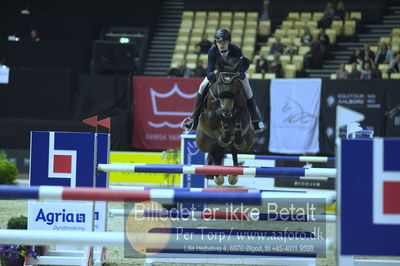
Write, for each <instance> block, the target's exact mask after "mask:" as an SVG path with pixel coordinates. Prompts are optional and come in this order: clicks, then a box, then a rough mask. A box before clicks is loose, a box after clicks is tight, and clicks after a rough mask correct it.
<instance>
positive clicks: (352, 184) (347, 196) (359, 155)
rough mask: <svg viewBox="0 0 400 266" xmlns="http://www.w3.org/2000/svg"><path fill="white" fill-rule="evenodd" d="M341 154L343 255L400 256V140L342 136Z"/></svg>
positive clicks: (340, 230) (341, 247)
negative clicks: (343, 138) (354, 138)
mask: <svg viewBox="0 0 400 266" xmlns="http://www.w3.org/2000/svg"><path fill="white" fill-rule="evenodd" d="M340 157H341V158H340V164H339V168H338V172H339V180H338V182H339V183H338V189H339V192H338V201H339V207H340V214H341V215H340V216H338V217H340V224H339V234H340V238H339V243H340V249H339V251H340V254H342V255H360V256H400V249H399V245H398V241H399V235H400V208H399V202H400V196H399V195H400V164H399V163H398V160H399V158H400V139H382V138H375V139H370V140H368V139H364V140H342V143H341V150H340ZM355 193H356V195H357V196H356V197H355V196H354V195H355ZM355 225H356V226H355ZM365 243H368V245H366V244H365Z"/></svg>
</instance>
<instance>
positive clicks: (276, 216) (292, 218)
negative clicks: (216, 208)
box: [108, 209, 336, 222]
mask: <svg viewBox="0 0 400 266" xmlns="http://www.w3.org/2000/svg"><path fill="white" fill-rule="evenodd" d="M108 214H109V215H111V216H128V215H130V214H132V213H131V212H130V210H125V209H109V211H108ZM135 215H140V216H143V217H162V218H182V219H188V218H190V219H203V220H226V221H274V222H336V216H335V215H319V214H316V215H299V214H281V213H249V212H207V211H184V210H183V211H178V210H137V211H135Z"/></svg>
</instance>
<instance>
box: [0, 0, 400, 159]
mask: <svg viewBox="0 0 400 266" xmlns="http://www.w3.org/2000/svg"><path fill="white" fill-rule="evenodd" d="M270 2H271V16H272V22H273V24H279V23H280V22H281V21H282V20H283V19H284V18H285V17H286V16H287V13H288V12H289V11H308V12H313V11H322V10H323V9H324V7H325V4H326V2H327V1H326V0H323V1H321V0H302V1H298V0H279V1H277V0H270ZM332 2H334V3H336V2H337V1H332ZM162 3H163V1H162V0H146V1H140V2H139V1H131V0H118V1H115V0H85V1H80V0H79V1H78V0H53V1H50V0H35V1H33V0H32V1H26V0H25V1H21V0H16V1H14V0H13V1H11V0H6V1H2V8H1V9H0V62H2V61H3V60H4V61H3V62H4V64H6V65H7V66H9V67H10V68H11V70H10V83H9V84H0V148H1V149H28V148H29V132H30V131H31V130H59V131H93V129H92V128H91V127H89V126H87V125H84V124H83V123H82V122H81V121H82V119H84V118H87V117H90V116H93V115H99V119H102V118H105V117H109V116H110V117H111V118H112V120H111V121H112V122H111V131H112V139H111V141H112V146H111V148H112V150H131V147H130V143H131V141H130V138H131V134H132V133H131V132H132V130H131V128H130V125H131V124H132V122H131V119H132V113H133V111H134V108H133V106H132V103H131V102H130V99H131V98H132V97H131V93H132V84H131V80H132V73H128V74H123V73H112V72H111V73H108V74H99V73H92V72H91V71H90V70H91V69H90V62H91V57H92V54H93V43H94V41H95V40H98V39H99V37H100V35H101V32H102V30H103V29H104V28H107V27H115V26H121V27H144V28H146V29H149V37H151V35H152V33H153V31H154V28H155V25H156V21H157V15H158V12H159V7H160V5H161V4H162ZM388 3H394V1H381V0H364V1H361V0H352V1H345V6H346V9H347V10H348V11H353V10H354V11H362V12H363V23H378V22H380V20H381V19H382V14H383V12H384V11H385V9H386V5H387V4H388ZM26 6H29V9H30V11H31V15H29V16H24V15H21V14H20V11H21V9H23V8H25V7H26ZM185 9H186V10H205V11H210V10H213V11H228V10H231V11H256V12H260V11H261V10H262V0H246V1H243V0H212V1H211V0H186V1H185ZM33 28H35V29H37V30H38V31H39V35H40V38H41V41H40V42H39V43H36V42H31V41H29V40H28V37H29V31H30V30H31V29H33ZM14 33H17V35H18V36H19V37H20V38H21V41H20V42H9V41H7V36H8V35H10V34H14ZM144 54H146V53H144ZM251 82H252V86H253V88H254V90H255V95H256V98H257V104H258V105H259V107H260V109H261V110H262V113H263V116H264V118H265V122H266V125H267V126H268V125H269V115H268V114H269V98H268V97H269V81H268V80H254V81H251ZM399 88H400V83H399V81H394V80H390V81H385V80H379V81H376V82H375V81H374V82H371V81H332V80H326V81H324V82H323V88H322V98H321V117H320V144H321V154H326V155H333V149H334V146H333V140H332V139H331V138H332V136H329V137H327V136H326V129H327V127H332V126H334V124H333V123H334V119H335V111H334V110H335V106H336V105H334V106H328V105H327V103H326V97H328V96H332V95H333V97H335V95H336V94H337V93H343V92H345V93H350V92H354V93H356V92H357V93H364V92H365V91H369V92H371V93H375V92H376V93H377V95H380V96H379V97H380V99H381V100H382V103H381V104H382V109H380V110H376V109H368V108H367V107H365V109H363V108H362V107H357V108H356V109H357V110H358V111H365V112H367V113H368V114H367V120H366V122H365V126H373V127H374V129H375V135H377V136H400V128H399V126H398V120H400V117H399V115H397V113H396V112H397V111H396V110H397V109H399V112H400V107H399V108H397V107H396V106H397V105H398V104H399V103H400V93H399V91H400V90H399ZM263 99H264V100H263ZM396 108H397V109H396ZM390 111H392V112H390ZM396 117H397V118H396ZM396 121H397V122H396ZM101 130H106V129H104V128H100V131H101ZM268 138H269V136H268V130H267V131H266V132H264V133H263V135H261V136H260V137H258V138H257V139H256V143H257V146H256V152H257V153H266V152H267V147H268Z"/></svg>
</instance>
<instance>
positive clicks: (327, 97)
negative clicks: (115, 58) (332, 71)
mask: <svg viewBox="0 0 400 266" xmlns="http://www.w3.org/2000/svg"><path fill="white" fill-rule="evenodd" d="M390 84H391V83H390V82H388V81H385V80H327V81H324V83H323V90H322V95H321V118H320V122H321V125H320V136H321V137H320V143H321V153H322V154H326V155H333V154H334V153H335V150H334V149H335V128H336V106H337V105H338V104H340V105H342V106H343V107H346V108H349V109H352V110H354V111H356V112H359V113H362V114H364V116H365V119H364V121H362V122H361V123H360V124H361V126H362V127H371V128H372V129H373V130H374V135H375V136H384V135H385V134H384V126H385V123H384V117H385V116H384V113H385V108H384V106H385V97H386V95H387V88H388V86H390Z"/></svg>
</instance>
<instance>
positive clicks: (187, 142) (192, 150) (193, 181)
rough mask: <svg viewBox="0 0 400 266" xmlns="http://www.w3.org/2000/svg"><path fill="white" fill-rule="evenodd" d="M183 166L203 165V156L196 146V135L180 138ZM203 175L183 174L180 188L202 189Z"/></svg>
mask: <svg viewBox="0 0 400 266" xmlns="http://www.w3.org/2000/svg"><path fill="white" fill-rule="evenodd" d="M182 141H183V145H182V151H183V153H182V154H183V155H182V156H183V164H189V165H192V164H199V165H204V164H205V154H204V152H201V151H200V150H199V148H198V147H197V144H196V135H194V134H187V135H183V136H182ZM204 178H205V177H204V175H195V174H184V175H183V180H182V187H184V188H204V187H205V180H204Z"/></svg>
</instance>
